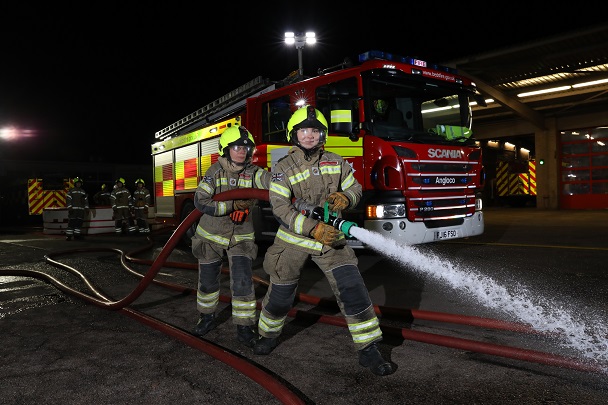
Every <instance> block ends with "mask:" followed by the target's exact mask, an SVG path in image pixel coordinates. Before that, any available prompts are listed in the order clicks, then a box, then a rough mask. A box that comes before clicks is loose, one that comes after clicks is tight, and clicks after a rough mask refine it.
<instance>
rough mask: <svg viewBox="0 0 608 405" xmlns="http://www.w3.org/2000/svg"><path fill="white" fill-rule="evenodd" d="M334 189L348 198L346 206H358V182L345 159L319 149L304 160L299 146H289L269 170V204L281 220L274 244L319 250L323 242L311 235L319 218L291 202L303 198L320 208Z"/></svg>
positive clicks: (303, 249)
mask: <svg viewBox="0 0 608 405" xmlns="http://www.w3.org/2000/svg"><path fill="white" fill-rule="evenodd" d="M336 191H341V192H343V193H344V194H345V195H346V196H347V197H348V199H349V201H350V204H349V206H348V208H353V207H355V206H357V204H358V203H359V201H360V200H361V195H362V187H361V184H359V182H358V181H357V180H356V179H355V177H354V176H353V170H352V168H351V166H350V164H349V163H348V162H347V161H345V160H343V159H342V157H341V156H340V155H338V154H335V153H333V152H328V151H326V150H324V149H319V150H318V151H316V152H315V153H313V154H312V155H311V156H310V158H309V160H307V159H306V156H305V154H304V152H303V151H302V150H301V149H300V148H299V147H293V148H291V150H290V151H289V153H288V154H287V156H285V157H283V158H282V159H281V160H279V161H278V162H277V164H276V166H275V167H274V168H273V170H272V182H271V184H270V190H269V196H270V204H271V205H272V212H273V214H274V216H275V217H276V218H277V219H278V220H279V223H280V226H279V229H278V231H277V235H276V237H275V243H278V244H282V245H284V246H289V247H292V248H294V249H298V250H300V251H304V252H307V253H310V254H315V253H316V254H319V253H321V251H322V250H323V246H324V245H323V244H322V243H320V242H318V241H316V240H315V239H314V238H312V237H311V236H310V232H311V231H312V230H313V229H314V227H315V226H317V224H318V223H319V221H317V220H316V219H312V218H309V217H307V216H306V215H304V214H302V213H301V212H300V211H298V210H297V209H296V208H295V207H294V206H293V204H292V201H293V199H294V198H295V199H302V200H304V201H306V202H307V203H308V204H312V205H316V206H319V207H323V205H324V203H325V200H326V199H327V197H328V196H329V195H330V194H331V193H333V192H336ZM338 215H339V213H338Z"/></svg>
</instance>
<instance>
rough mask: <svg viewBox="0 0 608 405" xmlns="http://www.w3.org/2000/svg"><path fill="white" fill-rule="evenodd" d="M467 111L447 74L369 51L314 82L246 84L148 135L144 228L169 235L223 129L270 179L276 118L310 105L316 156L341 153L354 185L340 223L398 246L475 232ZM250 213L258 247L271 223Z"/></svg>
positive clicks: (477, 192)
mask: <svg viewBox="0 0 608 405" xmlns="http://www.w3.org/2000/svg"><path fill="white" fill-rule="evenodd" d="M472 103H478V104H484V102H483V98H482V97H481V94H480V93H479V92H478V91H477V89H476V86H475V84H474V83H473V82H471V81H470V80H469V79H467V78H466V77H463V76H460V75H458V73H457V72H456V71H455V70H454V69H452V68H449V67H445V66H440V65H436V64H431V63H429V62H426V61H423V60H420V59H414V58H410V57H404V56H400V55H395V54H390V53H385V52H381V51H369V52H365V53H362V54H361V55H359V58H358V63H356V64H353V63H352V62H350V61H348V60H345V62H344V63H342V64H340V65H337V66H334V67H331V68H328V69H325V70H319V72H318V75H317V76H315V77H310V78H303V77H300V76H299V75H297V74H296V72H294V73H292V74H291V75H289V76H287V77H286V78H285V79H283V80H281V81H270V80H269V79H263V78H262V77H261V76H258V77H257V78H255V79H253V80H251V81H250V82H247V83H245V84H244V85H242V86H240V87H238V88H237V89H235V90H233V91H232V92H230V93H228V94H226V95H224V96H223V97H221V98H219V99H217V100H215V101H213V102H212V103H210V104H208V105H206V106H204V107H202V108H200V109H199V110H196V111H195V112H193V113H191V114H189V115H187V116H186V117H184V118H182V119H180V120H178V121H176V122H175V123H173V124H171V125H169V126H167V127H165V128H163V129H161V130H160V131H158V132H156V134H155V139H156V142H155V143H153V144H152V151H151V153H152V157H153V166H154V174H153V176H154V192H155V200H156V212H155V216H156V221H157V222H162V223H165V224H168V225H172V226H177V225H178V224H179V223H181V221H183V219H184V218H185V217H186V216H187V215H188V214H189V213H190V212H191V211H192V210H193V209H194V203H193V198H194V192H195V190H196V187H197V185H198V182H199V181H200V179H201V177H202V176H203V175H204V173H205V171H206V170H207V169H208V168H209V166H210V165H211V164H212V163H214V162H215V161H216V160H217V157H218V138H219V136H220V135H221V133H222V132H223V131H224V130H225V129H226V128H228V127H230V126H232V125H243V126H245V127H246V128H247V129H248V130H249V131H250V132H251V133H252V134H253V136H254V138H255V142H256V149H255V152H254V155H253V163H254V164H257V165H259V166H261V167H263V168H265V169H267V170H269V171H272V168H273V166H274V165H275V163H276V162H277V161H278V160H279V159H280V158H281V157H282V156H284V155H285V154H286V153H287V151H288V150H289V148H290V146H291V145H290V144H289V143H288V142H287V138H286V128H287V121H288V120H289V118H290V116H291V114H292V113H293V112H294V111H295V110H296V109H297V108H298V107H300V106H302V105H305V104H310V105H314V106H315V107H316V108H317V109H319V110H320V111H321V112H323V114H324V115H325V117H326V118H327V119H328V122H329V126H330V128H329V131H328V137H327V142H326V145H325V149H327V150H329V151H332V152H335V153H338V154H340V155H341V156H343V157H344V159H345V160H347V161H348V163H349V164H350V165H351V166H352V168H353V170H354V175H355V177H356V179H357V180H358V181H359V182H360V183H361V185H362V186H363V197H362V200H361V203H360V204H359V205H358V206H357V207H356V209H354V210H350V211H345V212H344V213H343V216H344V218H345V219H348V220H349V221H353V222H355V223H357V224H358V226H362V227H364V228H366V229H368V230H371V231H374V232H377V233H380V234H382V235H384V236H385V237H388V238H391V239H394V240H396V241H397V242H398V243H400V244H422V243H428V242H436V241H442V240H446V239H454V238H466V237H469V236H473V235H479V234H482V233H483V231H484V217H483V212H482V201H481V191H482V189H483V187H484V183H485V171H484V168H483V164H482V156H481V155H482V151H481V147H480V146H479V143H478V142H477V141H475V139H474V138H472V136H471V135H472V130H471V124H472V119H471V105H472ZM258 208H259V209H258V210H257V211H256V212H254V215H253V220H254V225H255V228H256V237H258V240H260V238H262V239H264V238H266V239H267V238H268V237H272V236H273V235H274V234H275V231H276V229H277V226H278V224H277V222H276V220H274V218H273V217H272V213H271V209H270V206H269V205H268V203H267V202H260V204H259V206H258ZM194 229H195V228H194V227H193V228H192V229H190V230H189V232H187V235H186V237H185V241H186V242H188V241H189V239H190V238H191V237H192V235H193V232H194ZM349 243H350V245H351V246H352V247H353V248H365V247H366V246H365V245H364V244H363V243H362V242H360V241H357V240H355V239H352V240H350V239H349Z"/></svg>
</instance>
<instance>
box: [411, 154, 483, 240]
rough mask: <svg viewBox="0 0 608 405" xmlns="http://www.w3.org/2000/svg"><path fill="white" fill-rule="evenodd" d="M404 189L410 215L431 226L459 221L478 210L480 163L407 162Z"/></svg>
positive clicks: (446, 224)
mask: <svg viewBox="0 0 608 405" xmlns="http://www.w3.org/2000/svg"><path fill="white" fill-rule="evenodd" d="M403 164H404V166H405V167H406V187H405V190H406V191H405V192H406V196H407V197H408V199H407V201H408V206H407V211H408V219H409V220H410V221H416V222H421V221H424V222H425V224H426V225H427V226H428V227H429V228H434V227H440V226H449V225H456V224H460V223H462V221H463V218H465V217H467V216H470V215H473V214H474V212H475V191H476V190H477V189H478V188H479V184H478V178H479V170H481V166H480V164H479V163H476V162H458V161H452V162H440V163H439V162H438V163H430V162H424V163H420V162H408V161H407V159H404V161H403Z"/></svg>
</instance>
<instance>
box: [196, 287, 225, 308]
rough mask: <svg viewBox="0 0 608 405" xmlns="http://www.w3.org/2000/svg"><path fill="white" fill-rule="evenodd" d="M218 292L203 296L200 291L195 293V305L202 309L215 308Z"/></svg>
mask: <svg viewBox="0 0 608 405" xmlns="http://www.w3.org/2000/svg"><path fill="white" fill-rule="evenodd" d="M219 297H220V292H219V291H216V292H213V293H211V294H205V293H202V292H200V291H198V292H197V293H196V303H197V305H199V306H201V307H203V308H215V307H216V306H217V304H218V302H219Z"/></svg>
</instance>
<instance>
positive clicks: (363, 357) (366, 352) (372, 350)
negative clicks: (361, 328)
mask: <svg viewBox="0 0 608 405" xmlns="http://www.w3.org/2000/svg"><path fill="white" fill-rule="evenodd" d="M359 364H360V365H362V366H363V367H368V368H369V369H370V370H371V372H372V373H374V374H376V375H389V374H393V373H394V371H395V370H393V366H392V365H391V363H389V362H388V361H386V360H384V358H382V355H381V354H380V352H379V351H378V346H376V344H375V343H372V344H371V345H369V346H367V347H366V348H365V349H362V350H359Z"/></svg>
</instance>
